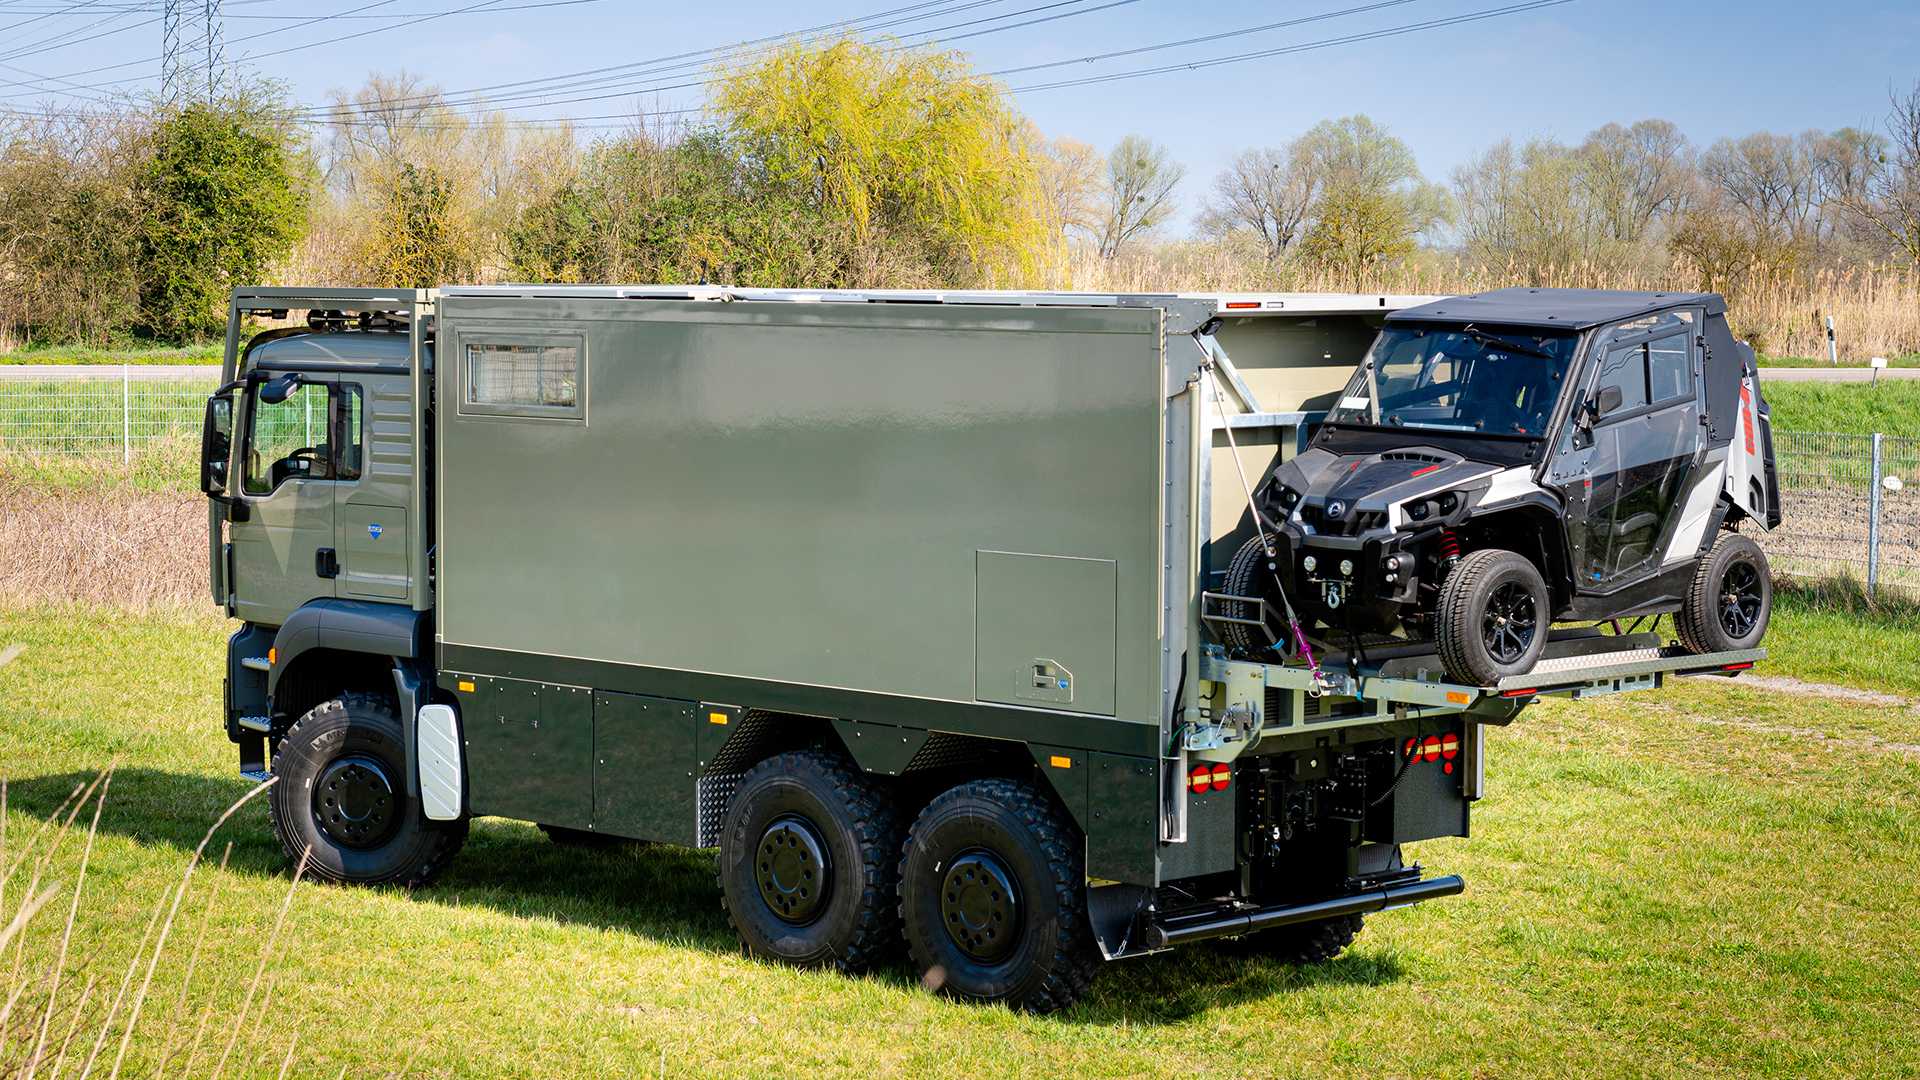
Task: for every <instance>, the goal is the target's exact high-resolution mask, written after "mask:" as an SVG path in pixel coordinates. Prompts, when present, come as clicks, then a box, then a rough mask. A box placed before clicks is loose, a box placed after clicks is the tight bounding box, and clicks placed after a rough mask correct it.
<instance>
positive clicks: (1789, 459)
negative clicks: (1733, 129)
mask: <svg viewBox="0 0 1920 1080" xmlns="http://www.w3.org/2000/svg"><path fill="white" fill-rule="evenodd" d="M217 379H218V374H217V370H216V369H209V371H208V373H207V374H206V375H205V376H200V377H190V378H189V377H181V376H179V375H177V374H174V373H167V374H165V375H161V376H152V375H147V374H144V373H142V372H141V371H140V369H138V368H130V369H123V370H122V371H120V372H119V374H118V377H112V378H103V377H101V376H100V374H99V373H98V371H97V369H96V370H94V371H90V372H87V373H85V374H76V375H74V376H70V377H58V376H56V377H42V376H41V375H36V376H35V377H33V378H8V377H6V376H5V373H4V369H0V451H3V452H7V453H15V454H30V455H55V456H69V457H119V458H121V459H122V460H131V458H132V457H133V456H135V455H137V454H143V453H146V452H149V451H159V452H163V453H169V454H185V455H189V456H190V455H192V454H193V453H194V450H195V449H196V448H197V447H198V445H199V433H200V423H201V417H202V415H203V409H204V406H205V403H206V398H207V394H208V393H209V392H211V390H212V389H213V385H214V383H215V382H216V381H217ZM316 400H317V399H316ZM313 409H314V413H313V415H311V416H308V417H304V418H294V419H293V420H291V421H288V422H290V423H302V422H304V423H305V424H307V425H313V426H316V427H321V428H323V427H324V425H325V423H326V416H325V411H324V405H323V404H322V405H314V406H313ZM280 419H282V420H286V417H281V418H280ZM313 444H314V443H313V439H312V438H311V437H309V438H308V439H307V440H306V442H305V443H304V445H313ZM1774 449H1775V456H1776V461H1777V467H1778V469H1779V476H1780V492H1781V501H1782V502H1783V503H1784V507H1783V509H1784V511H1785V515H1786V522H1785V524H1784V525H1783V526H1782V527H1781V528H1779V529H1776V530H1774V531H1773V532H1771V533H1768V534H1765V535H1763V536H1760V537H1759V540H1760V543H1761V545H1762V546H1763V547H1765V548H1766V549H1767V556H1768V559H1769V560H1770V561H1771V562H1772V563H1773V566H1774V569H1775V571H1776V572H1778V573H1782V574H1787V575H1791V576H1795V577H1809V578H1822V577H1832V576H1849V577H1853V578H1857V579H1859V580H1860V581H1862V582H1864V583H1866V584H1867V585H1868V586H1869V588H1870V589H1872V590H1873V591H1876V592H1877V591H1879V590H1885V589H1891V590H1897V591H1900V592H1904V593H1907V594H1909V595H1912V596H1915V597H1920V438H1916V437H1913V436H1905V435H1843V434H1834V433H1827V432H1777V433H1775V436H1774ZM182 466H183V467H184V468H190V467H191V462H182Z"/></svg>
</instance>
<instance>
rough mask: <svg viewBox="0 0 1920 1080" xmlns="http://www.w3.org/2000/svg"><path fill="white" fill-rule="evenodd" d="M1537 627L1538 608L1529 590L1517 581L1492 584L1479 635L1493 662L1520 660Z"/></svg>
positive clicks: (1505, 662)
mask: <svg viewBox="0 0 1920 1080" xmlns="http://www.w3.org/2000/svg"><path fill="white" fill-rule="evenodd" d="M1539 630H1540V611H1539V608H1538V607H1536V606H1535V604H1534V600H1533V592H1532V591H1531V590H1529V589H1528V588H1527V587H1526V586H1524V585H1522V584H1520V583H1519V582H1517V581H1509V582H1505V583H1503V584H1501V585H1497V586H1495V587H1494V590H1493V595H1492V596H1489V597H1488V598H1487V614H1486V617H1485V619H1484V620H1483V622H1482V625H1481V634H1482V637H1483V639H1484V640H1485V642H1486V645H1487V655H1488V656H1491V657H1493V659H1494V662H1495V663H1499V664H1513V663H1518V662H1519V661H1520V660H1522V659H1524V658H1525V657H1526V655H1527V651H1528V650H1529V649H1531V648H1532V647H1533V639H1534V635H1535V634H1537V633H1539Z"/></svg>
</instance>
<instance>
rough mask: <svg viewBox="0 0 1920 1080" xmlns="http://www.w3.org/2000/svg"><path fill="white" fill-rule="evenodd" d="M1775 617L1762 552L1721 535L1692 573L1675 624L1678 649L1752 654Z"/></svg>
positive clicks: (1735, 537)
mask: <svg viewBox="0 0 1920 1080" xmlns="http://www.w3.org/2000/svg"><path fill="white" fill-rule="evenodd" d="M1772 617H1773V571H1772V570H1771V568H1769V567H1768V566H1767V555H1766V552H1764V551H1761V550H1760V545H1759V544H1756V543H1754V542H1753V540H1752V539H1750V538H1748V537H1746V536H1742V535H1741V534H1739V533H1737V532H1723V533H1721V534H1720V538H1719V539H1718V540H1715V541H1714V542H1713V547H1712V548H1711V549H1709V550H1708V551H1707V557H1706V558H1704V559H1701V560H1700V568H1699V569H1698V570H1696V571H1694V575H1693V587H1692V588H1690V589H1688V590H1687V597H1686V601H1685V603H1684V604H1682V605H1681V608H1680V617H1679V618H1677V619H1675V620H1674V627H1675V629H1676V630H1678V631H1679V634H1680V643H1681V644H1683V645H1685V646H1686V647H1687V648H1689V649H1691V650H1693V651H1694V652H1697V653H1709V652H1728V651H1731V650H1734V649H1751V648H1753V647H1754V646H1756V645H1758V644H1760V639H1761V638H1762V637H1765V636H1766V633H1767V621H1768V620H1769V619H1771V618H1772Z"/></svg>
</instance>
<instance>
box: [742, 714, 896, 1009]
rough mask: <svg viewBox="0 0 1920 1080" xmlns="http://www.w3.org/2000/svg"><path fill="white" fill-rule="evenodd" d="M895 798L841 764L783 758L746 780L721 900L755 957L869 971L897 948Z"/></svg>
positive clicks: (816, 756) (812, 756)
mask: <svg viewBox="0 0 1920 1080" xmlns="http://www.w3.org/2000/svg"><path fill="white" fill-rule="evenodd" d="M899 850H900V830H899V826H898V823H897V818H896V816H895V813H894V808H893V801H892V799H891V798H890V797H889V795H888V793H887V792H885V791H883V790H881V789H880V787H879V786H878V785H877V784H875V783H874V782H873V781H872V780H870V779H869V778H868V777H867V776H866V775H865V774H863V773H861V772H859V771H858V770H856V769H855V768H853V767H852V766H851V765H849V764H847V762H846V761H844V760H843V759H841V758H840V757H838V756H836V755H833V754H830V753H826V752H824V751H819V750H806V751H800V752H798V753H790V754H779V755H777V756H775V757H771V758H768V759H767V760H765V761H763V762H761V763H760V764H758V765H756V766H754V767H753V768H752V769H750V770H748V772H747V774H746V775H745V776H743V777H741V779H740V786H739V788H738V790H736V791H735V793H734V796H733V801H732V802H731V803H730V804H729V805H728V807H727V816H726V820H725V822H724V824H723V825H722V828H721V834H720V897H721V904H722V906H723V907H724V908H725V909H726V912H727V919H728V921H729V922H731V923H732V924H733V928H734V931H735V932H736V933H738V934H739V935H740V942H741V944H742V945H743V946H745V947H746V950H747V952H748V953H750V954H752V955H754V956H758V957H762V958H764V959H768V960H778V961H780V962H782V963H787V964H793V965H796V966H799V967H832V968H836V969H838V970H840V971H843V972H848V973H855V972H861V971H865V970H867V969H868V968H870V967H872V966H873V965H874V964H875V963H876V962H877V961H878V960H880V959H881V958H883V957H885V956H886V955H887V954H888V953H889V952H890V951H893V950H894V949H896V948H897V946H898V943H899V940H900V934H899V924H898V922H897V921H896V919H895V911H894V905H893V894H894V891H895V888H894V873H895V864H894V859H895V855H896V853H897V852H898V851H899Z"/></svg>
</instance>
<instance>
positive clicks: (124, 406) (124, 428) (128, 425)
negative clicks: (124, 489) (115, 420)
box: [120, 362, 133, 465]
mask: <svg viewBox="0 0 1920 1080" xmlns="http://www.w3.org/2000/svg"><path fill="white" fill-rule="evenodd" d="M120 463H121V464H123V465H131V464H133V366H132V365H131V364H128V363H125V362H122V363H121V365H120Z"/></svg>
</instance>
